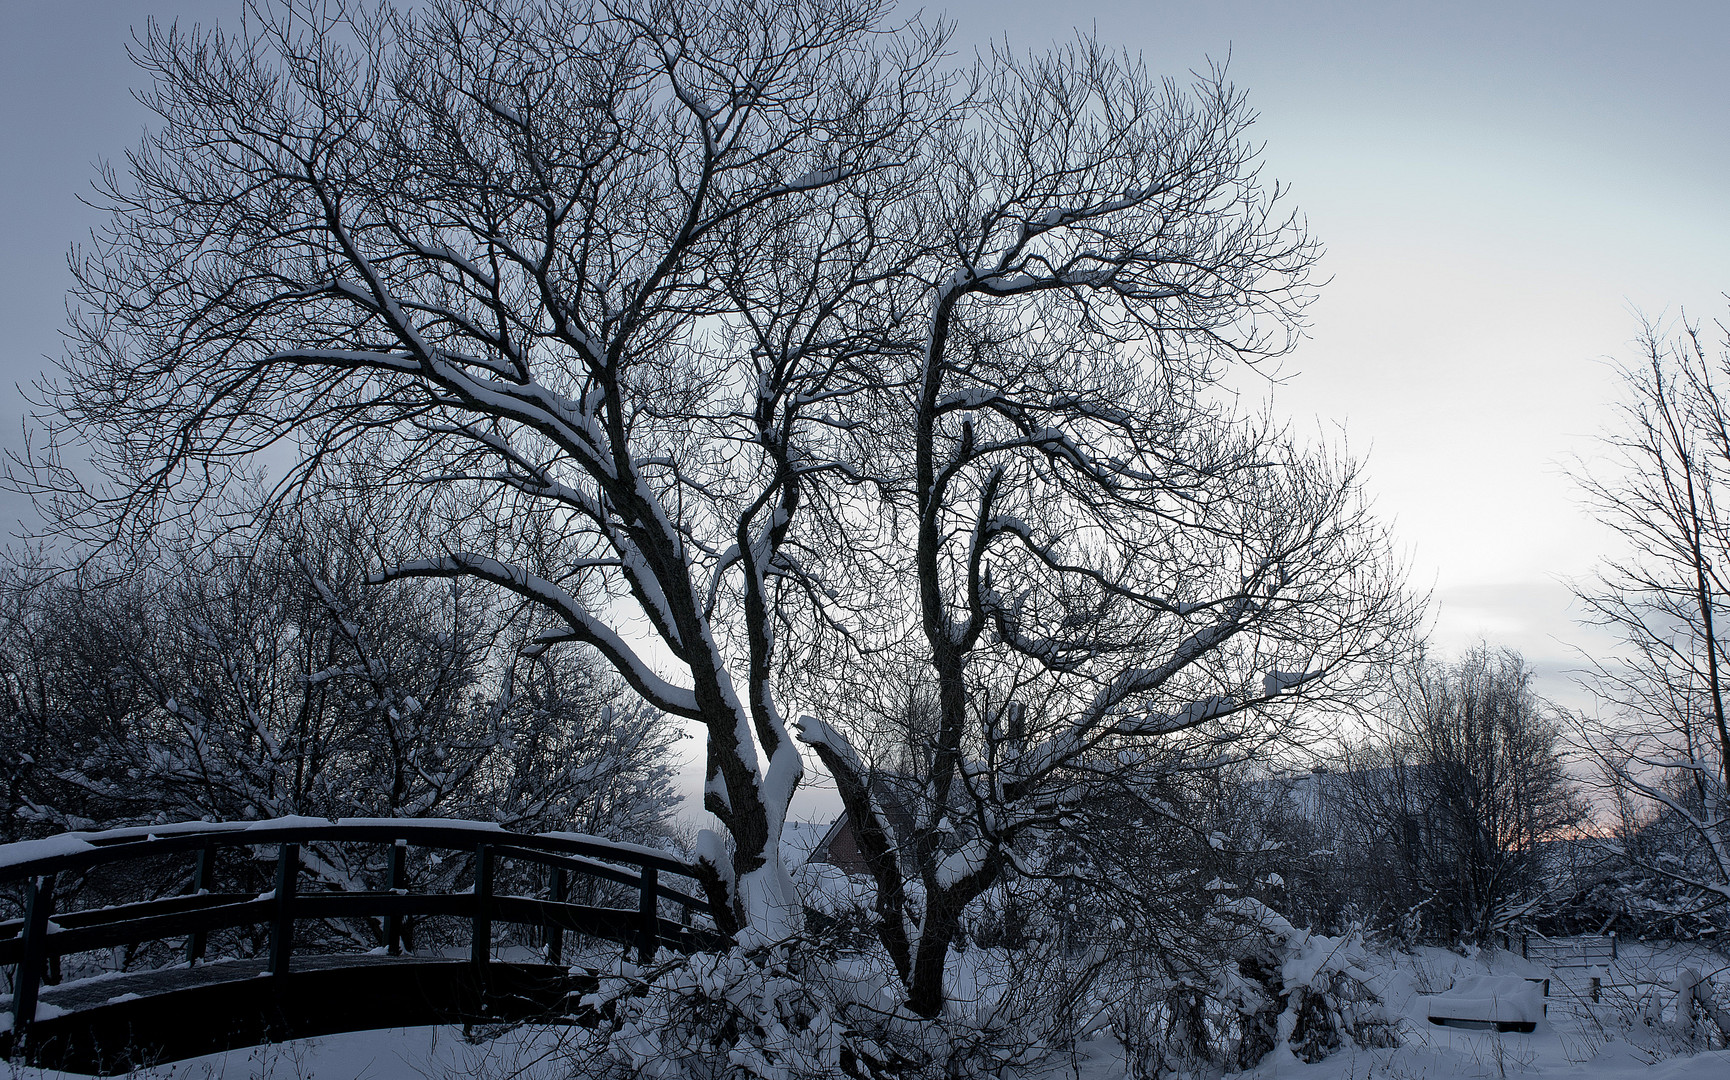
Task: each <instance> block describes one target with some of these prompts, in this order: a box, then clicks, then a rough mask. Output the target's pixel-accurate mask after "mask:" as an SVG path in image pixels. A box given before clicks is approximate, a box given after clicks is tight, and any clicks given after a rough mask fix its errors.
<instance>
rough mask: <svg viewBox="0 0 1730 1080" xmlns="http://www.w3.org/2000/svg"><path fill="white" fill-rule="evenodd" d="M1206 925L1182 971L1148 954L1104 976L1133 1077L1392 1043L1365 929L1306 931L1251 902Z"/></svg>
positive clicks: (1307, 1057)
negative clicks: (1370, 970) (1332, 933)
mask: <svg viewBox="0 0 1730 1080" xmlns="http://www.w3.org/2000/svg"><path fill="white" fill-rule="evenodd" d="M1208 922H1209V924H1211V925H1208V926H1206V927H1198V930H1204V931H1205V933H1198V934H1197V935H1196V937H1195V938H1194V939H1193V940H1191V941H1190V943H1189V944H1190V951H1191V958H1190V963H1189V964H1188V965H1187V967H1185V966H1183V965H1180V964H1174V963H1172V962H1171V958H1170V957H1160V958H1158V960H1157V961H1156V960H1155V959H1153V958H1150V957H1149V956H1147V955H1145V954H1144V955H1140V956H1136V957H1133V958H1130V959H1129V960H1128V961H1126V962H1125V963H1123V964H1121V965H1119V966H1118V967H1116V968H1115V969H1114V970H1112V971H1111V972H1109V973H1108V974H1107V975H1106V976H1105V977H1104V978H1103V979H1102V982H1101V989H1102V993H1101V998H1102V999H1103V1000H1106V1001H1108V1002H1110V1005H1109V1006H1108V1009H1107V1015H1108V1018H1109V1023H1110V1027H1111V1031H1112V1033H1113V1035H1114V1036H1115V1037H1116V1038H1117V1040H1118V1042H1119V1043H1120V1044H1121V1045H1122V1046H1123V1049H1124V1053H1125V1056H1126V1059H1127V1061H1128V1064H1129V1068H1130V1074H1131V1075H1132V1076H1134V1077H1136V1078H1137V1080H1141V1078H1144V1077H1154V1076H1160V1075H1164V1074H1167V1073H1182V1072H1188V1071H1192V1070H1195V1069H1201V1068H1214V1069H1226V1070H1232V1071H1235V1070H1240V1069H1247V1068H1250V1067H1252V1066H1254V1065H1255V1064H1257V1063H1258V1062H1260V1061H1261V1060H1262V1059H1263V1058H1265V1057H1266V1056H1267V1055H1268V1054H1269V1053H1276V1054H1286V1055H1290V1056H1292V1057H1294V1058H1297V1059H1301V1060H1303V1061H1307V1062H1316V1061H1320V1060H1322V1059H1323V1058H1325V1057H1327V1056H1328V1055H1329V1054H1331V1053H1333V1052H1334V1051H1336V1050H1339V1049H1341V1048H1343V1047H1344V1046H1346V1045H1347V1044H1351V1045H1356V1046H1392V1045H1394V1044H1395V1042H1396V1041H1397V1040H1396V1036H1395V1027H1394V1021H1393V1018H1392V1017H1390V1016H1389V1015H1388V1013H1387V1011H1386V1009H1385V1008H1384V1007H1383V1002H1382V1000H1381V998H1380V996H1379V995H1378V994H1377V993H1376V992H1375V990H1374V989H1373V988H1372V986H1371V976H1370V975H1369V973H1368V972H1367V971H1366V970H1365V962H1366V960H1367V953H1366V950H1365V947H1364V942H1363V936H1362V933H1361V931H1359V930H1356V929H1354V930H1352V931H1351V932H1349V933H1347V934H1346V935H1344V936H1340V937H1330V936H1327V935H1325V934H1318V933H1312V932H1310V931H1307V930H1299V929H1297V928H1296V927H1294V926H1292V924H1291V923H1290V922H1289V921H1287V920H1286V919H1285V918H1284V917H1283V916H1281V915H1279V914H1278V913H1277V912H1275V911H1273V910H1272V909H1271V908H1269V907H1267V906H1266V905H1265V904H1262V903H1260V902H1258V901H1255V900H1248V899H1242V900H1230V901H1222V902H1221V903H1220V904H1219V905H1218V908H1217V910H1216V912H1215V913H1214V916H1213V918H1211V919H1210V920H1208Z"/></svg>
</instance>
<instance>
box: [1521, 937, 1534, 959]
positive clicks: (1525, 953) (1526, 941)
mask: <svg viewBox="0 0 1730 1080" xmlns="http://www.w3.org/2000/svg"><path fill="white" fill-rule="evenodd" d="M1531 944H1532V936H1531V935H1530V934H1526V933H1521V934H1520V959H1522V960H1530V959H1531V958H1532V951H1531Z"/></svg>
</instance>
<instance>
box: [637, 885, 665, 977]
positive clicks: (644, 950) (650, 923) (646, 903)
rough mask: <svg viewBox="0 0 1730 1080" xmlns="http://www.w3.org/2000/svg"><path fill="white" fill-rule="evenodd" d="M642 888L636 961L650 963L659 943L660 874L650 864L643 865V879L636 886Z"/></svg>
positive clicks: (638, 904)
mask: <svg viewBox="0 0 1730 1080" xmlns="http://www.w3.org/2000/svg"><path fill="white" fill-rule="evenodd" d="M638 888H640V889H641V890H642V894H641V896H639V897H638V901H637V961H638V962H639V963H642V964H651V963H654V960H655V949H656V947H657V946H659V945H660V943H661V922H660V916H659V914H658V908H659V905H658V904H657V903H656V900H657V898H658V890H659V888H660V874H659V872H658V871H657V870H656V869H655V868H654V867H652V866H645V867H643V880H642V883H641V884H640V885H639V886H638Z"/></svg>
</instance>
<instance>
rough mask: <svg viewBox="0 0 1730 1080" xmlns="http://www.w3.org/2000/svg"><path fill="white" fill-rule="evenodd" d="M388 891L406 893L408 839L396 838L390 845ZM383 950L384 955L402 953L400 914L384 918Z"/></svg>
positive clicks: (395, 893)
mask: <svg viewBox="0 0 1730 1080" xmlns="http://www.w3.org/2000/svg"><path fill="white" fill-rule="evenodd" d="M388 865H389V873H390V891H391V893H392V895H395V896H407V895H408V841H407V840H397V841H394V842H393V843H392V844H391V846H390V858H389V863H388ZM384 951H385V955H386V956H401V955H402V915H401V914H400V913H398V912H392V913H391V914H389V915H386V916H385V918H384Z"/></svg>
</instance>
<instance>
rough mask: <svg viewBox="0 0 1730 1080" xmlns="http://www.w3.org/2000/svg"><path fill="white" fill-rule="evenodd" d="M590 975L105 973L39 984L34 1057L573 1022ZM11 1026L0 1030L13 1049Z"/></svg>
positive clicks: (309, 968) (438, 966) (153, 1055)
mask: <svg viewBox="0 0 1730 1080" xmlns="http://www.w3.org/2000/svg"><path fill="white" fill-rule="evenodd" d="M597 985H598V979H597V978H596V977H595V976H594V975H593V974H590V973H588V972H581V971H578V972H573V971H572V970H571V969H569V968H566V967H563V966H560V965H552V964H532V963H508V962H502V961H493V962H492V963H489V964H488V965H486V968H485V970H484V973H483V972H482V970H481V969H479V968H477V967H476V965H474V964H473V963H472V962H470V961H468V960H449V959H445V958H442V957H417V956H395V957H384V956H365V955H358V956H357V955H348V956H308V957H296V958H295V962H294V966H293V968H291V969H290V970H289V971H288V972H286V973H285V974H281V975H271V974H269V973H268V971H267V970H266V963H265V961H262V960H232V961H219V962H216V963H211V964H201V965H199V966H197V967H192V968H186V967H180V968H171V969H163V970H159V971H145V972H137V973H129V974H126V975H119V976H104V977H100V978H96V979H87V980H83V981H81V982H76V983H69V984H66V985H64V986H56V987H43V989H42V996H41V1005H42V1006H44V1007H41V1008H39V1009H38V1012H37V1014H36V1015H37V1019H36V1022H35V1023H34V1024H33V1025H32V1027H31V1046H30V1050H29V1058H30V1060H31V1061H32V1063H34V1064H38V1065H42V1066H46V1067H50V1068H58V1069H64V1070H66V1071H69V1072H80V1073H91V1074H95V1075H99V1076H112V1075H115V1074H117V1073H124V1072H126V1071H127V1070H129V1069H133V1068H137V1067H140V1066H145V1065H152V1064H159V1063H163V1062H170V1061H179V1060H181V1059H184V1058H188V1057H196V1056H198V1055H200V1054H210V1053H217V1052H219V1051H222V1050H230V1049H235V1048H238V1047H245V1046H254V1045H257V1044H259V1043H263V1042H280V1041H283V1040H286V1039H298V1038H306V1037H309V1036H313V1035H329V1034H334V1033H337V1032H344V1031H363V1030H367V1029H372V1028H395V1027H419V1026H423V1025H427V1024H478V1023H505V1022H516V1021H523V1020H537V1019H538V1020H561V1019H562V1020H564V1021H565V1022H573V1023H579V1022H582V1011H581V1010H580V1009H579V1008H577V1004H576V1002H577V999H578V998H579V997H580V996H581V995H583V994H586V993H590V992H592V991H593V990H594V989H595V988H596V987H597ZM11 1037H12V1036H11V1032H5V1033H4V1034H0V1051H3V1052H6V1053H10V1051H11Z"/></svg>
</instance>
